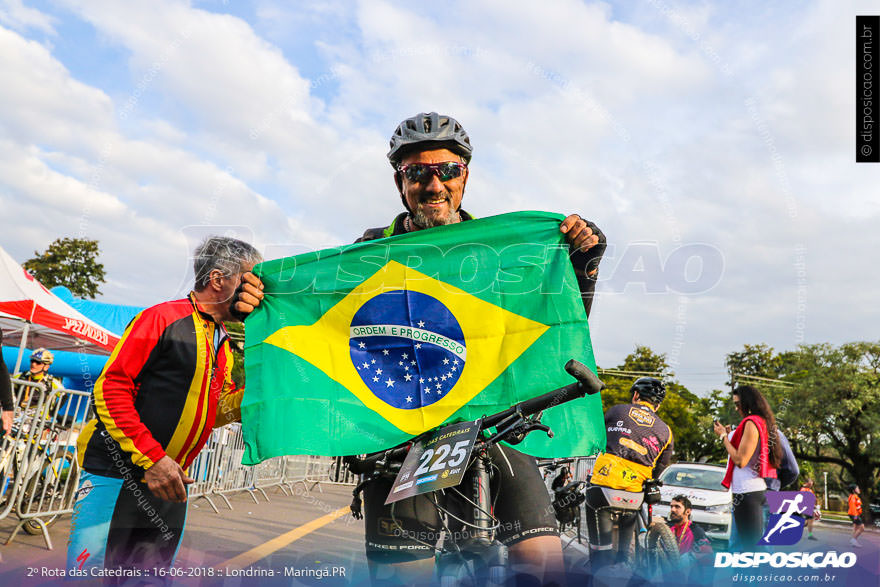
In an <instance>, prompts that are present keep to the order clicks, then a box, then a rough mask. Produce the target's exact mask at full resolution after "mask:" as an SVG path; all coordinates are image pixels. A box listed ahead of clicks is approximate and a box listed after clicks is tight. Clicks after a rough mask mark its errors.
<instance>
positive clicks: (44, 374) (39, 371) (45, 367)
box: [15, 348, 61, 408]
mask: <svg viewBox="0 0 880 587" xmlns="http://www.w3.org/2000/svg"><path fill="white" fill-rule="evenodd" d="M54 360H55V355H53V354H52V352H51V351H48V350H46V349H44V348H38V349H37V350H35V351H34V352H32V353H31V368H30V369H28V370H27V371H25V372H24V373H22V374H21V375H19V376H18V377H16V378H15V379H16V381H29V382H31V383H42V384H43V385H44V386H45V387H46V393H49V392H52V391H55V390H56V389H61V382H60V381H58V380H57V379H55V377H54V376H53V375H51V374H50V373H49V367H50V366H51V365H52V362H53V361H54ZM37 401H39V399H38V398H37V397H36V396H33V395H32V394H31V390H30V389H25V390H24V391H22V394H21V400H20V402H19V407H22V408H28V407H30V406H31V404H32V403H34V402H37Z"/></svg>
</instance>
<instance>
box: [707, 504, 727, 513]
mask: <svg viewBox="0 0 880 587" xmlns="http://www.w3.org/2000/svg"><path fill="white" fill-rule="evenodd" d="M706 511H707V512H715V513H719V514H727V513H730V511H731V504H729V503H722V504H720V505H710V506H707V507H706Z"/></svg>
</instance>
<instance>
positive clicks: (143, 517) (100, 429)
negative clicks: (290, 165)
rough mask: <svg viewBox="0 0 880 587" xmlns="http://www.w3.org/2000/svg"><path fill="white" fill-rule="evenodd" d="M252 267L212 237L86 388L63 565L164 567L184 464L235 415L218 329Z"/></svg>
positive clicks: (222, 333) (232, 244)
mask: <svg viewBox="0 0 880 587" xmlns="http://www.w3.org/2000/svg"><path fill="white" fill-rule="evenodd" d="M261 260H262V258H261V256H260V254H259V253H258V252H257V251H256V249H254V248H253V247H252V246H250V245H249V244H247V243H244V242H242V241H239V240H236V239H231V238H227V237H210V238H208V239H206V240H205V242H203V243H202V244H201V245H200V246H199V247H198V248H197V249H196V251H195V263H194V269H195V276H196V283H195V288H194V290H193V291H192V292H191V293H190V294H189V296H188V297H187V298H186V299H182V300H175V301H171V302H165V303H162V304H159V305H157V306H153V307H152V308H147V309H146V310H144V311H143V312H141V313H140V314H138V315H137V316H135V318H134V319H133V320H132V321H131V322H130V323H129V325H128V326H127V327H126V329H125V333H124V334H123V335H122V338H121V339H120V341H119V343H118V344H117V345H116V348H115V349H114V350H113V353H112V354H111V355H110V358H109V359H108V360H107V363H106V365H105V366H104V370H103V371H102V373H101V376H100V377H98V380H97V381H96V382H95V387H94V392H93V393H94V405H95V412H96V413H97V418H95V419H93V420H92V421H90V422H89V423H88V424H86V426H85V427H84V428H83V431H82V432H81V433H80V436H79V440H78V442H77V447H78V458H79V460H80V466H81V467H82V468H83V473H82V477H81V481H80V488H79V491H78V492H77V499H76V505H75V506H74V513H73V519H72V521H71V536H70V542H69V544H68V552H67V568H68V569H72V568H77V569H95V570H99V569H100V568H102V567H103V568H104V569H113V570H116V569H153V568H169V567H170V566H171V565H172V564H173V562H174V557H175V556H176V553H177V548H178V545H179V544H180V539H181V537H182V535H183V528H184V521H185V518H186V485H187V484H189V483H192V482H193V480H192V479H191V478H190V477H189V476H188V475H187V474H186V468H187V467H189V465H190V464H191V463H192V462H193V460H194V459H195V457H196V455H198V453H199V451H200V450H201V449H202V447H203V446H204V445H205V443H206V442H207V440H208V437H209V436H210V435H211V430H212V429H213V427H215V426H220V425H223V424H227V423H229V422H231V421H235V420H237V419H240V411H239V406H240V405H241V398H242V394H241V393H235V392H233V386H232V379H231V377H230V374H231V372H232V353H231V351H230V348H229V337H228V336H227V334H226V329H225V328H224V326H223V322H224V321H228V320H233V319H234V318H233V316H232V315H231V313H230V300H231V298H232V294H233V292H234V291H235V289H236V288H237V287H238V285H239V283H241V275H242V273H244V272H246V271H250V270H251V268H253V266H254V264H255V263H257V262H259V261H261ZM89 572H91V570H90V571H89ZM93 576H94V575H93Z"/></svg>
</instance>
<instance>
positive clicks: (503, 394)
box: [242, 212, 605, 464]
mask: <svg viewBox="0 0 880 587" xmlns="http://www.w3.org/2000/svg"><path fill="white" fill-rule="evenodd" d="M562 218H563V217H562V216H560V215H558V214H550V213H546V212H518V213H513V214H503V215H500V216H494V217H490V218H485V219H480V220H470V221H467V222H461V223H457V224H453V225H449V226H441V227H437V228H432V229H427V230H420V231H417V232H412V233H408V234H404V235H400V236H394V237H390V238H385V239H381V240H377V241H372V242H366V243H358V244H353V245H347V246H342V247H338V248H335V249H326V250H321V251H315V252H311V253H306V254H302V255H297V256H295V257H288V258H284V259H278V260H274V261H268V262H265V263H262V264H261V265H258V266H257V267H256V268H255V269H254V272H255V273H256V274H257V275H258V276H259V277H260V278H261V279H262V280H263V283H264V284H265V294H266V296H265V299H264V301H263V303H262V305H261V306H260V308H258V309H257V310H256V311H255V312H254V313H253V314H252V315H251V316H250V317H249V318H248V319H247V328H246V342H245V368H246V374H247V386H246V391H245V396H244V401H243V403H242V422H243V425H244V434H245V442H246V445H247V448H246V453H245V458H244V462H245V463H250V464H253V463H257V462H260V461H262V460H264V459H267V458H270V457H274V456H279V455H285V454H315V455H345V454H360V453H365V452H372V451H377V450H382V449H385V448H389V447H391V446H394V445H397V444H400V443H402V442H404V441H406V440H408V439H410V438H411V437H413V436H415V435H418V434H420V433H422V432H424V431H426V430H430V429H432V428H436V427H437V426H440V425H442V424H444V423H447V422H454V421H460V420H475V419H477V418H480V417H481V416H484V415H489V414H493V413H495V412H498V411H501V410H503V409H505V408H508V407H510V406H511V405H512V404H514V403H516V402H519V401H522V400H525V399H529V398H531V397H534V396H536V395H540V394H542V393H545V392H547V391H551V390H553V389H556V388H558V387H561V386H563V385H566V384H568V383H571V382H573V379H572V378H571V377H570V376H569V375H568V374H567V373H565V371H564V370H563V365H564V364H565V362H566V361H567V360H568V359H571V358H574V359H577V360H579V361H581V362H583V363H584V364H586V365H588V366H589V367H590V368H592V369H594V370H595V366H596V363H595V360H594V358H593V349H592V345H591V343H590V333H589V327H588V325H587V318H586V314H585V312H584V307H583V304H582V302H581V299H580V292H579V290H578V286H577V281H576V279H575V275H574V270H573V268H572V265H571V262H570V260H569V247H568V245H567V244H566V242H565V240H564V235H563V234H562V233H561V232H560V231H559V223H560V222H561V221H562ZM542 421H543V422H544V423H545V424H548V425H549V426H550V427H551V428H552V430H553V432H554V433H555V436H554V438H552V439H548V438H547V436H546V435H545V434H544V433H542V432H535V433H532V434H530V435H529V436H528V437H527V439H526V441H525V442H523V443H522V444H521V445H519V446H518V447H517V448H518V449H519V450H522V451H524V452H527V453H529V454H533V455H535V456H543V457H563V456H574V455H589V454H593V453H595V452H596V451H598V450H600V449H604V445H605V430H604V418H603V415H602V404H601V401H600V398H599V396H598V395H595V396H590V397H587V398H583V399H580V400H576V401H573V402H570V403H567V404H562V405H560V406H557V407H553V408H551V409H549V410H547V411H546V412H545V413H544V417H543V419H542Z"/></svg>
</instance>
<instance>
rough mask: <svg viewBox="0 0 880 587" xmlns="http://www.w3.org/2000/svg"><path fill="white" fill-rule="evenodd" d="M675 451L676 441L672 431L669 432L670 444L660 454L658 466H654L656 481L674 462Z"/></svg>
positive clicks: (653, 472)
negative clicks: (673, 454)
mask: <svg viewBox="0 0 880 587" xmlns="http://www.w3.org/2000/svg"><path fill="white" fill-rule="evenodd" d="M674 450H675V439H673V438H672V429H670V430H669V442H667V443H666V446H664V447H663V450H662V451H661V452H660V456H659V457H658V458H657V464H656V465H654V470H653V471H652V474H653V475H654V479H656V478H657V477H659V476H660V473H662V472H663V471H664V470H666V467H668V466H669V463H670V462H672V453H673V451H674Z"/></svg>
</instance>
